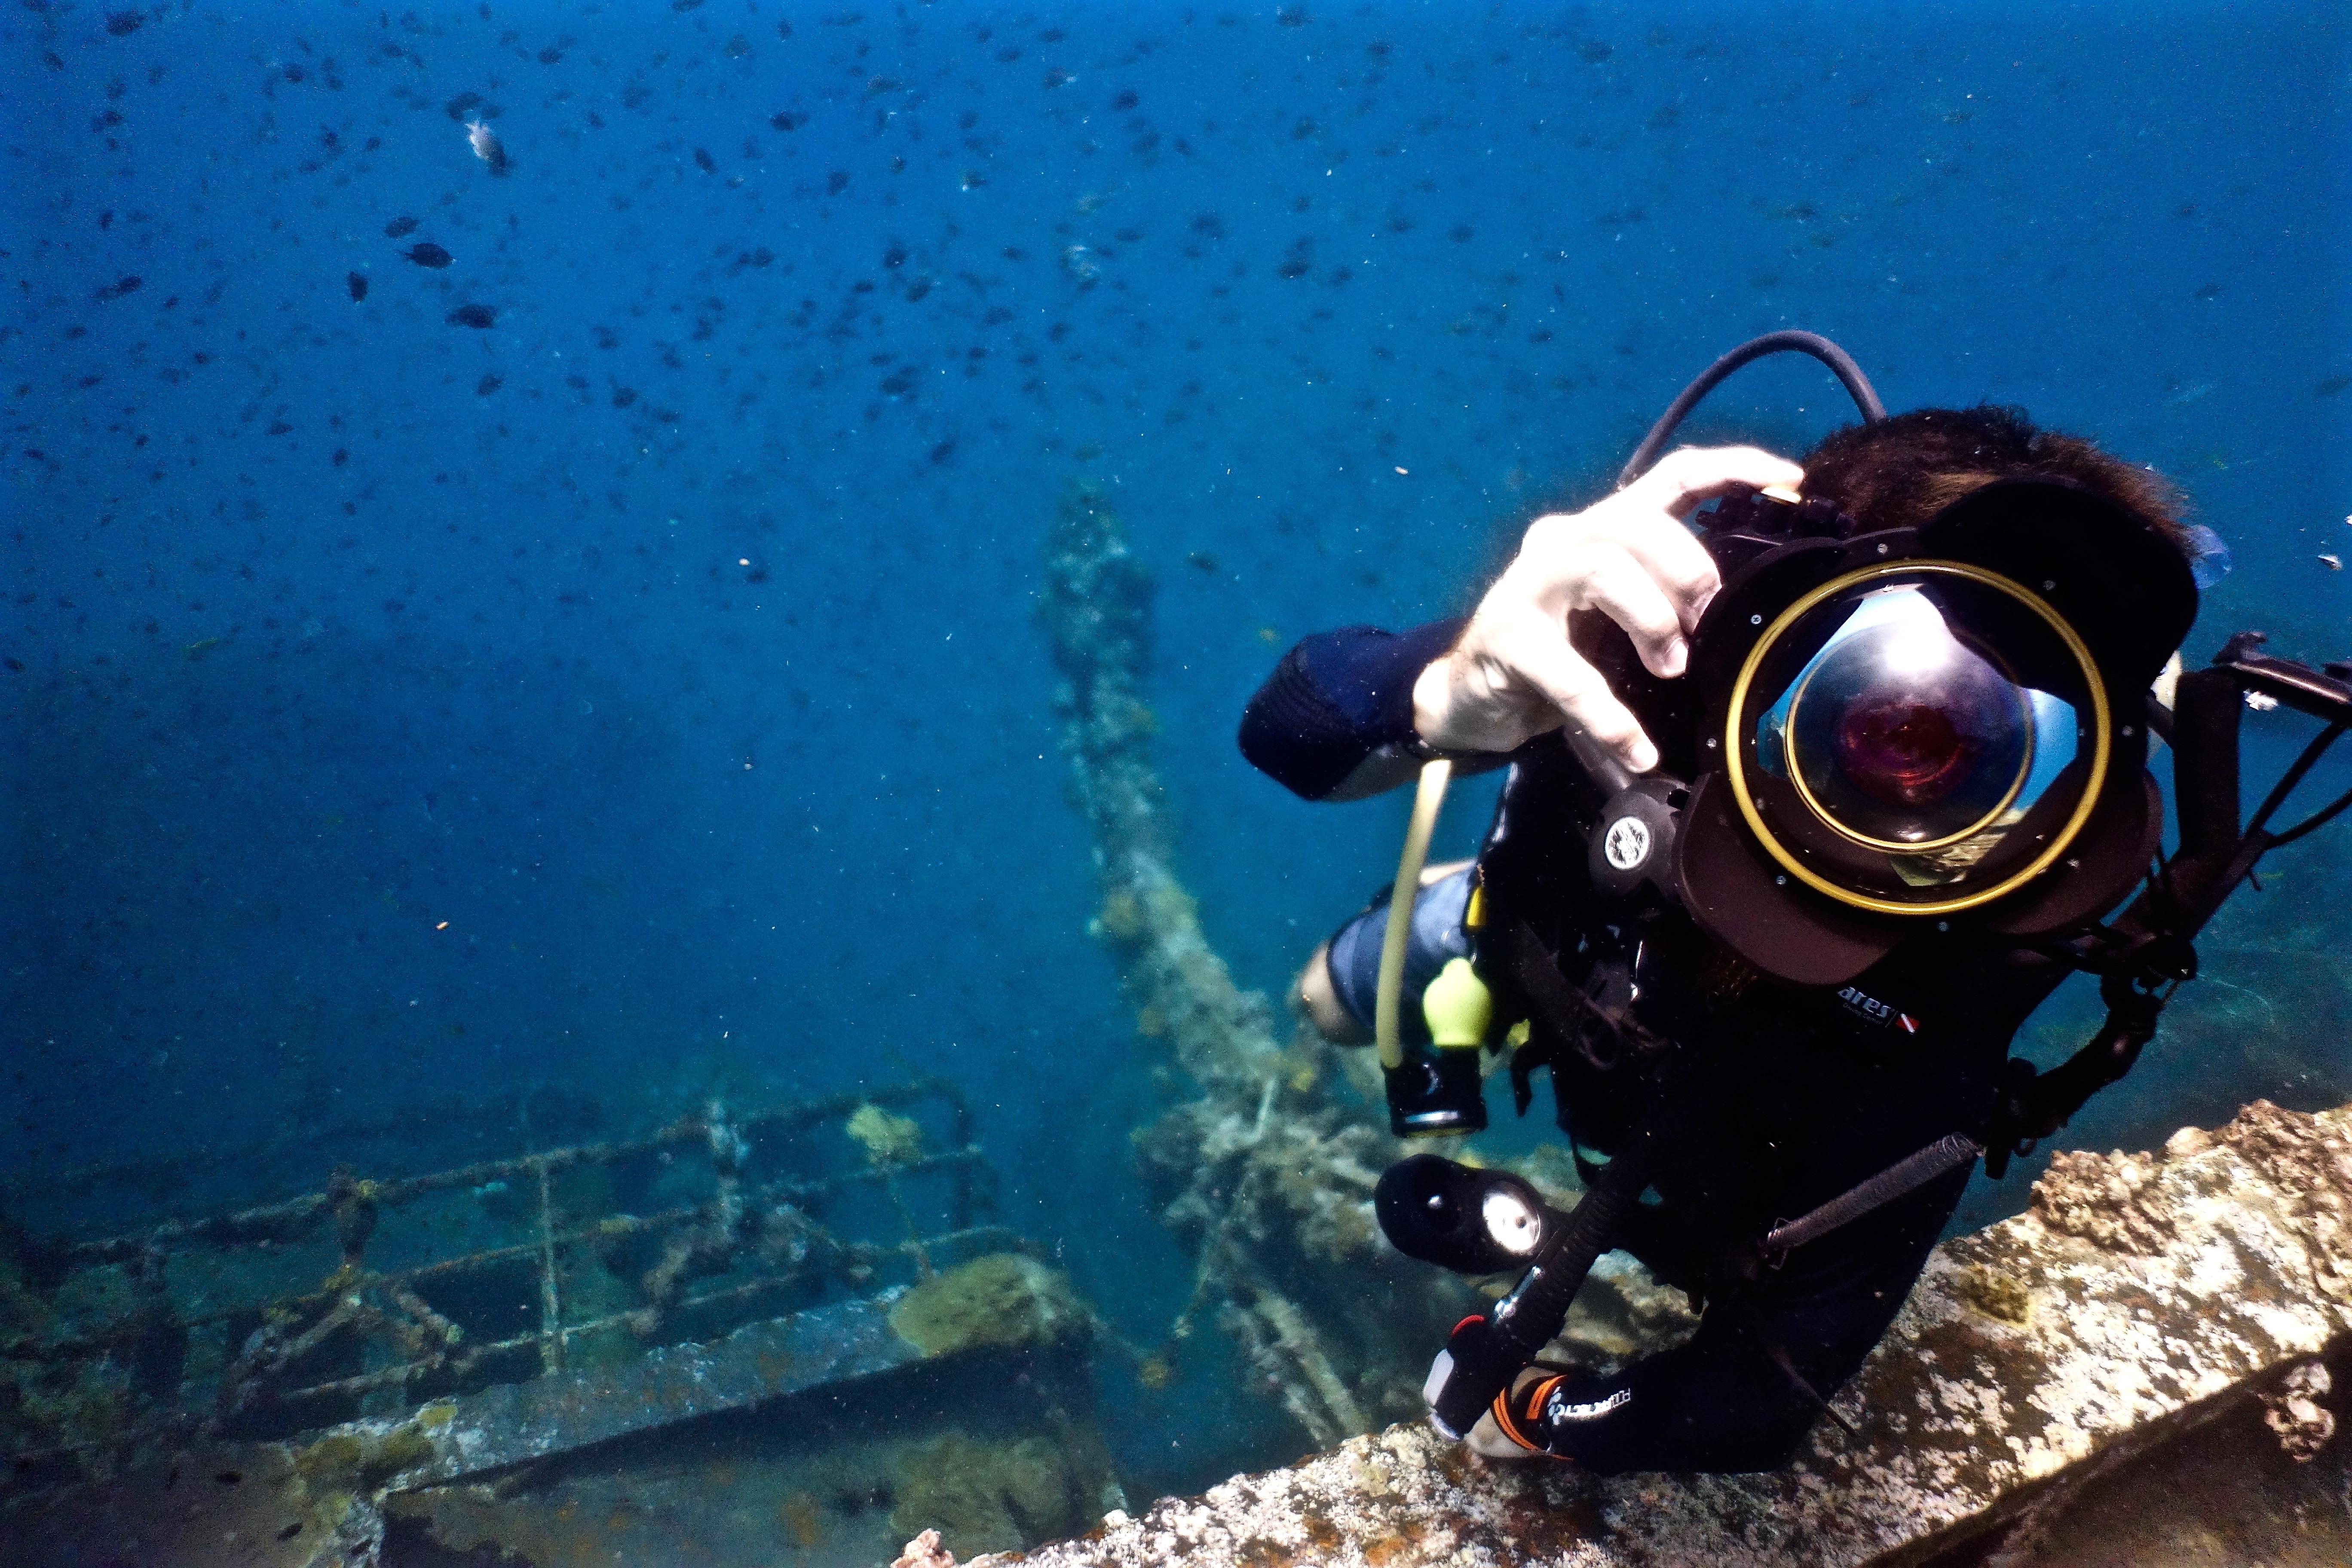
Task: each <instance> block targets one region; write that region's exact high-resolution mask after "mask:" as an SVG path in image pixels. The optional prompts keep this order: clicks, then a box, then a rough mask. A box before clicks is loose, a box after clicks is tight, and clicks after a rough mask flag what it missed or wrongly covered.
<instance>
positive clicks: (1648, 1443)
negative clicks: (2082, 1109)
mask: <svg viewBox="0 0 2352 1568" xmlns="http://www.w3.org/2000/svg"><path fill="white" fill-rule="evenodd" d="M1968 1178H1969V1173H1968V1170H1967V1169H1966V1168H1963V1169H1961V1170H1958V1171H1955V1172H1952V1173H1949V1174H1948V1175H1946V1176H1943V1177H1941V1178H1939V1179H1938V1180H1937V1181H1935V1182H1932V1183H1930V1184H1927V1186H1925V1187H1922V1188H1920V1189H1919V1190H1918V1191H1916V1192H1914V1193H1911V1194H1908V1195H1906V1197H1904V1198H1902V1199H1899V1200H1897V1201H1896V1202H1895V1203H1893V1204H1889V1205H1887V1206H1886V1207H1885V1208H1883V1209H1881V1210H1879V1211H1877V1212H1876V1213H1874V1214H1872V1215H1867V1216H1865V1217H1864V1218H1863V1219H1861V1220H1857V1221H1855V1222H1854V1223H1853V1224H1852V1225H1849V1226H1845V1227H1844V1228H1843V1229H1841V1230H1837V1231H1833V1232H1832V1233H1831V1234H1830V1235H1828V1236H1826V1237H1822V1238H1821V1239H1820V1240H1818V1241H1816V1242H1813V1243H1812V1244H1811V1245H1810V1246H1808V1247H1801V1248H1800V1249H1799V1250H1798V1251H1797V1252H1796V1253H1794V1254H1792V1255H1791V1256H1790V1258H1789V1259H1788V1260H1787V1262H1786V1264H1785V1265H1784V1266H1783V1267H1782V1268H1780V1269H1777V1270H1769V1271H1767V1272H1766V1273H1765V1274H1764V1275H1763V1276H1762V1277H1761V1278H1760V1279H1758V1280H1756V1281H1755V1282H1753V1283H1751V1284H1749V1285H1747V1286H1745V1287H1743V1288H1741V1289H1737V1290H1734V1291H1732V1292H1730V1293H1728V1294H1727V1295H1726V1296H1724V1297H1723V1298H1722V1299H1720V1300H1717V1301H1714V1302H1712V1303H1710V1304H1709V1306H1708V1308H1707V1310H1706V1314H1705V1316H1704V1317H1703V1318H1702V1319H1701V1321H1700V1323H1699V1327H1698V1330H1697V1331H1696V1333H1694V1334H1693V1335H1692V1336H1691V1338H1690V1339H1688V1340H1687V1341H1685V1342H1683V1343H1682V1344H1680V1345H1677V1346H1675V1348H1673V1349H1672V1350H1667V1351H1662V1352H1658V1353H1657V1354H1655V1355H1650V1356H1644V1357H1643V1358H1641V1359H1640V1360H1638V1361H1636V1362H1634V1363H1632V1364H1631V1365H1629V1366H1627V1367H1625V1368H1624V1369H1623V1370H1622V1371H1621V1372H1619V1373H1615V1374H1613V1375H1611V1376H1607V1377H1601V1376H1593V1375H1589V1374H1582V1373H1579V1374H1575V1375H1571V1376H1570V1377H1568V1378H1567V1379H1565V1380H1563V1382H1562V1383H1561V1384H1559V1388H1558V1390H1557V1391H1556V1392H1555V1393H1554V1394H1553V1395H1552V1396H1551V1397H1550V1398H1549V1399H1548V1400H1547V1401H1546V1408H1545V1413H1544V1419H1543V1422H1542V1426H1543V1432H1544V1440H1545V1446H1546V1447H1548V1448H1549V1450H1550V1451H1551V1452H1553V1453H1555V1454H1558V1455H1559V1456H1560V1457H1561V1458H1568V1459H1572V1460H1575V1461H1576V1462H1578V1463H1580V1464H1581V1465H1584V1466H1585V1467H1587V1468H1590V1469H1592V1470H1594V1471H1596V1472H1598V1473H1600V1474H1602V1475H1613V1474H1616V1473H1618V1472H1620V1471H1626V1470H1710V1471H1747V1470H1769V1469H1777V1468H1780V1466H1782V1465H1785V1464H1786V1463H1788V1461H1789V1460H1790V1458H1792V1457H1793V1456H1794V1455H1795V1453H1796V1451H1797V1449H1798V1447H1799V1446H1800V1445H1801V1443H1802V1442H1803V1440H1804V1437H1805V1434H1806V1433H1807V1432H1808V1431H1809V1430H1811V1427H1812V1425H1813V1423H1814V1422H1815V1421H1816V1420H1817V1419H1820V1418H1821V1415H1822V1406H1821V1405H1820V1404H1819V1403H1817V1399H1816V1396H1817V1395H1818V1396H1819V1397H1820V1398H1824V1399H1827V1398H1834V1397H1836V1394H1837V1391H1838V1389H1839V1388H1841V1387H1842V1386H1843V1384H1845V1382H1846V1380H1847V1379H1848V1378H1850V1377H1852V1376H1853V1373H1854V1372H1855V1370H1856V1369H1858V1368H1859V1367H1860V1366H1861V1365H1862V1363H1863V1362H1864V1359H1866V1358H1867V1357H1868V1356H1869V1354H1870V1352H1871V1350H1872V1348H1873V1347H1874V1346H1875V1345H1876V1344H1877V1343H1878V1342H1879V1339H1880V1337H1881V1336H1882V1335H1884V1334H1885V1331H1886V1328H1887V1325H1888V1324H1889V1323H1891V1322H1893V1321H1895V1313H1896V1312H1897V1311H1899V1310H1901V1309H1902V1306H1903V1301H1904V1299H1905V1298H1906V1296H1908V1295H1909V1294H1910V1291H1911V1287H1912V1285H1913V1284H1914V1283H1915V1282H1916V1280H1917V1279H1918V1277H1919V1272H1920V1270H1921V1269H1923V1268H1926V1267H1927V1257H1928V1254H1929V1253H1930V1252H1932V1251H1933V1250H1934V1249H1935V1246H1936V1238H1937V1235H1938V1234H1939V1233H1940V1232H1941V1231H1942V1229H1943V1226H1944V1223H1945V1222H1946V1221H1947V1220H1948V1219H1949V1218H1950V1217H1951V1213H1952V1210H1953V1209H1954V1208H1955V1207H1956V1206H1957V1205H1958V1203H1959V1200H1960V1193H1961V1191H1962V1189H1964V1188H1965V1187H1966V1186H1967V1185H1968ZM1634 1250H1636V1251H1637V1252H1638V1251H1640V1250H1641V1248H1640V1247H1639V1245H1638V1243H1637V1244H1636V1246H1635V1247H1634ZM1809 1391H1810V1392H1809Z"/></svg>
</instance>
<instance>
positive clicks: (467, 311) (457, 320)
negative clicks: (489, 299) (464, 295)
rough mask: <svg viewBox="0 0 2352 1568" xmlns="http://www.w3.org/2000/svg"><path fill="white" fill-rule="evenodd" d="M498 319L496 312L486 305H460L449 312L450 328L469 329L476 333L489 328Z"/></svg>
mask: <svg viewBox="0 0 2352 1568" xmlns="http://www.w3.org/2000/svg"><path fill="white" fill-rule="evenodd" d="M498 319H499V316H498V312H497V311H495V310H491V309H490V308H489V307H488V305H460V306H458V307H457V309H456V310H452V311H450V312H449V324H450V325H451V326H453V327H471V328H473V329H474V330H475V331H483V330H484V329H486V328H488V327H489V326H491V325H492V324H493V323H495V322H496V321H498Z"/></svg>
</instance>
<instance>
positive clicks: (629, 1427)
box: [320, 1289, 923, 1490]
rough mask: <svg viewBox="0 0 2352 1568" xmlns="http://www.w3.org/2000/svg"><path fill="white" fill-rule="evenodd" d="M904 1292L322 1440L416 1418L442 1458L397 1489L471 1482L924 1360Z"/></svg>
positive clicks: (369, 1433) (552, 1377) (502, 1389)
mask: <svg viewBox="0 0 2352 1568" xmlns="http://www.w3.org/2000/svg"><path fill="white" fill-rule="evenodd" d="M904 1294H905V1291H904V1290H903V1289H889V1290H886V1291H884V1292H882V1293H881V1294H880V1295H878V1296H876V1297H874V1298H872V1299H870V1300H860V1301H844V1302H842V1303H840V1304H838V1305H836V1306H831V1307H820V1308H817V1309H814V1310H811V1311H806V1312H795V1313H793V1315H792V1316H791V1317H788V1318H778V1319H776V1320H774V1321H770V1322H764V1323H751V1324H747V1325H746V1326H744V1327H742V1328H740V1329H738V1330H736V1331H734V1332H733V1333H731V1334H729V1335H728V1336H727V1337H726V1338H724V1339H721V1340H719V1341H717V1342H713V1343H710V1344H680V1345H665V1346H663V1347H661V1348H659V1349H656V1350H650V1351H647V1352H645V1354H644V1355H642V1356H640V1357H638V1358H636V1359H634V1360H631V1361H626V1362H623V1363H620V1364H618V1365H613V1366H601V1367H582V1368H577V1369H574V1370H570V1371H565V1372H560V1373H547V1374H546V1375H544V1376H541V1377H537V1378H534V1379H532V1380H531V1381H530V1382H529V1383H509V1384H497V1385H495V1386H493V1387H489V1388H486V1389H483V1390H482V1391H481V1392H479V1393H478V1394H467V1395H466V1396H465V1397H464V1398H461V1399H454V1400H447V1401H444V1402H441V1403H439V1404H436V1405H427V1406H426V1407H425V1409H424V1410H422V1411H420V1412H418V1413H417V1415H416V1416H415V1417H414V1418H404V1420H402V1421H396V1422H395V1421H389V1420H377V1421H358V1422H353V1423H352V1424H350V1425H349V1426H341V1427H337V1428H335V1429H334V1430H333V1431H331V1432H329V1433H326V1434H324V1435H323V1436H322V1437H321V1439H320V1440H321V1441H331V1440H332V1439H333V1438H334V1437H335V1436H338V1435H342V1434H348V1435H350V1436H355V1437H361V1438H362V1439H365V1438H371V1437H380V1436H383V1435H386V1434H388V1433H390V1432H393V1431H394V1430H396V1429H399V1428H401V1427H403V1426H413V1427H414V1428H415V1429H417V1430H419V1431H421V1432H422V1433H424V1434H425V1436H426V1437H427V1438H428V1440H429V1441H430V1443H431V1445H432V1458H429V1459H426V1460H425V1461H424V1462H422V1463H419V1464H416V1465H414V1466H412V1467H409V1468H405V1469H404V1470H403V1471H402V1472H400V1474H399V1475H398V1476H397V1477H396V1478H395V1479H394V1483H393V1487H394V1489H395V1490H404V1489H412V1488H415V1487H422V1486H432V1485H436V1484H438V1483H441V1482H445V1481H455V1480H462V1479H465V1478H466V1477H467V1476H473V1475H479V1474H482V1473H483V1472H485V1471H488V1470H498V1469H504V1468H507V1467H509V1466H510V1465H519V1464H524V1463H527V1462H529V1461H530V1460H533V1459H543V1458H547V1457H549V1456H550V1455H552V1454H560V1453H567V1452H570V1451H572V1450H573V1449H578V1448H584V1447H589V1446H590V1445H592V1444H595V1443H602V1442H606V1441H609V1440H610V1439H612V1438H614V1437H624V1436H629V1435H630V1434H631V1433H635V1432H650V1431H654V1430H656V1429H657V1428H660V1427H663V1426H675V1425H677V1423H679V1422H682V1421H693V1420H698V1419H700V1418H701V1417H703V1416H706V1415H715V1414H717V1413H718V1412H719V1411H722V1410H739V1409H742V1408H744V1407H746V1406H749V1405H757V1404H760V1403H761V1402H763V1401H766V1400H771V1399H780V1398H782V1397H783V1396H784V1395H786V1394H799V1393H802V1392H803V1391H805V1390H808V1389H812V1388H817V1387H822V1386H824V1384H836V1383H844V1382H846V1381H848V1380H849V1379H852V1378H858V1377H869V1376H872V1375H873V1374H874V1373H882V1372H888V1371H890V1370H892V1369H893V1368H895V1367H900V1366H905V1365H907V1364H908V1363H910V1362H917V1361H920V1360H922V1359H923V1352H922V1351H920V1350H919V1349H918V1348H917V1347H916V1346H914V1345H912V1344H909V1343H908V1342H907V1341H906V1340H904V1339H902V1338H901V1337H900V1336H899V1335H898V1332H897V1331H895V1330H893V1329H892V1328H891V1326H890V1309H891V1307H892V1306H893V1305H895V1304H896V1303H897V1301H898V1298H899V1297H900V1296H902V1295H904Z"/></svg>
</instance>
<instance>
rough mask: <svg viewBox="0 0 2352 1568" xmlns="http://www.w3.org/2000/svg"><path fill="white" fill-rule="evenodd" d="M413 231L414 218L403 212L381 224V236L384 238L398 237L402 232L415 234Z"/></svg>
mask: <svg viewBox="0 0 2352 1568" xmlns="http://www.w3.org/2000/svg"><path fill="white" fill-rule="evenodd" d="M415 232H416V220H415V218H413V217H410V216H407V215H406V214H403V215H401V216H399V217H396V218H394V219H393V220H392V221H391V222H390V223H388V224H386V225H384V226H383V237H385V238H386V239H398V238H399V237H401V236H403V235H404V234H415Z"/></svg>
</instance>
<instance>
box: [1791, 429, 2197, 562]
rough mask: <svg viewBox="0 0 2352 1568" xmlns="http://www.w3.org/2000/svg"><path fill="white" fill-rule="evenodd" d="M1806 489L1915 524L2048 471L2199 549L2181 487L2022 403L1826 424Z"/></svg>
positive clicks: (1859, 513) (2188, 554) (1861, 520)
mask: <svg viewBox="0 0 2352 1568" xmlns="http://www.w3.org/2000/svg"><path fill="white" fill-rule="evenodd" d="M1801 462H1802V465H1803V467H1804V470H1805V494H1806V495H1807V496H1808V497H1815V498H1819V499H1822V500H1828V501H1830V502H1832V503H1833V504H1834V505H1835V506H1836V507H1837V509H1838V510H1840V511H1842V512H1843V513H1845V514H1846V515H1847V516H1848V517H1850V518H1852V519H1853V520H1854V522H1855V525H1856V526H1857V527H1858V528H1859V529H1861V530H1863V531H1877V530H1881V529H1892V528H1917V527H1919V526H1921V525H1922V524H1924V523H1926V522H1927V520H1928V519H1930V518H1932V517H1934V516H1935V515H1936V514H1937V512H1939V511H1942V510H1944V509H1945V508H1946V507H1948V506H1949V505H1951V504H1952V503H1953V502H1954V501H1956V500H1959V499H1960V498H1961V497H1962V496H1965V495H1967V494H1968V493H1969V491H1971V490H1974V489H1980V488H1982V487H1983V486H1985V485H1989V484H1991V483H1993V482H1994V481H1995V480H1998V479H2053V480H2056V481H2058V482H2060V483H2062V484H2066V485H2071V486H2073V487H2074V488H2075V489H2079V490H2083V491H2084V492H2087V493H2088V494H2091V495H2095V496H2098V497H2100V498H2102V499H2104V500H2109V501H2112V502H2114V503H2115V504H2116V505H2117V506H2119V507H2121V508H2122V509H2124V510H2126V511H2128V512H2130V513H2132V514H2133V515H2135V516H2137V517H2138V518H2140V519H2141V520H2143V521H2145V522H2146V523H2147V525H2148V526H2149V528H2151V529H2152V530H2153V531H2155V532H2156V533H2158V535H2159V536H2160V537H2162V538H2164V539H2165V540H2167V541H2168V542H2170V543H2171V544H2172V546H2173V548H2174V549H2176V550H2178V551H2179V552H2180V553H2181V555H2182V556H2183V557H2184V558H2189V559H2193V558H2194V557H2195V556H2197V555H2198V554H2199V553H2200V542H2199V541H2198V539H2197V538H2196V537H2195V536H2194V535H2193V534H2192V533H2191V531H2190V530H2189V526H2188V525H2187V524H2186V523H2184V522H2183V521H2181V514H2182V512H2183V510H2185V506H2184V499H2183V497H2182V495H2181V493H2180V490H2179V487H2178V486H2176V485H2174V484H2173V483H2172V481H2171V480H2169V479H2166V478H2165V477H2164V476H2163V475H2162V474H2159V473H2158V472H2157V471H2156V470H2155V469H2154V468H2143V467H2141V466H2139V465H2137V464H2135V463H2128V462H2126V461H2125V460H2124V459H2123V458H2118V457H2116V455H2115V454H2113V453H2111V452H2106V451H2102V450H2101V449H2100V448H2099V447H2096V446H2095V445H2094V444H2093V443H2091V442H2089V441H2087V440H2085V439H2084V438H2083V437H2080V436H2067V435H2063V434H2061V433H2059V432H2057V431H2054V430H2042V429H2040V428H2037V427H2036V426H2035V425H2034V424H2033V422H2032V420H2031V419H2029V418H2027V417H2026V416H2025V411H2024V410H2023V409H2021V408H2011V407H2002V406H2000V405H1993V404H1980V405H1978V406H1976V407H1974V408H1915V409H1913V410H1911V411H1910V412H1909V413H1907V414H1891V415H1888V416H1886V417H1885V418H1883V419H1879V420H1877V421H1875V422H1874V423H1871V424H1866V425H1849V426H1844V427H1843V428H1842V429H1838V430H1833V431H1832V432H1831V433H1830V434H1829V435H1828V436H1826V437H1823V438H1822V441H1821V443H1820V444H1819V445H1817V446H1816V447H1813V449H1812V450H1811V451H1810V452H1808V453H1806V454H1805V456H1804V457H1803V458H1802V459H1801Z"/></svg>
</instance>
